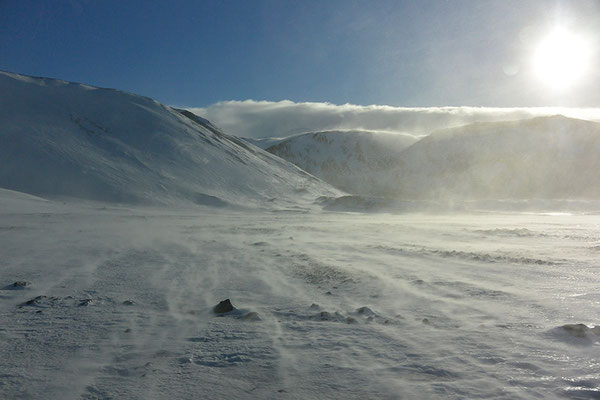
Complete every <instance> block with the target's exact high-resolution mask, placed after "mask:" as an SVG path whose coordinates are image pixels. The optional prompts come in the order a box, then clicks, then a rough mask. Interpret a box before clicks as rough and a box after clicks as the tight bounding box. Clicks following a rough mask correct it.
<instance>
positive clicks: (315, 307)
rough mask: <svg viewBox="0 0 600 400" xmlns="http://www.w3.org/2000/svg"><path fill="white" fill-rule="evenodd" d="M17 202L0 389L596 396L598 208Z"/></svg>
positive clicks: (11, 212)
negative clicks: (308, 208) (227, 303)
mask: <svg viewBox="0 0 600 400" xmlns="http://www.w3.org/2000/svg"><path fill="white" fill-rule="evenodd" d="M0 204H2V206H1V207H0V253H1V254H2V261H1V264H0V398H8V399H12V398H19V399H38V398H44V399H70V398H71V399H79V398H83V399H108V398H128V399H153V398H155V399H164V398H211V399H233V398H281V399H325V398H345V399H346V398H347V399H365V398H383V399H386V398H389V399H392V398H393V399H396V398H411V399H413V398H422V399H431V398H443V399H458V398H504V399H534V398H535V399H537V398H553V397H561V396H564V397H570V398H598V390H599V388H600V364H599V361H598V360H599V357H600V343H599V342H600V336H598V335H596V334H595V333H594V332H593V331H591V330H586V329H584V328H583V327H579V328H574V329H571V330H566V329H562V328H560V327H561V326H563V325H564V324H577V323H583V324H587V325H589V326H591V325H597V324H599V323H600V320H599V319H598V317H599V316H598V312H597V310H598V306H599V305H600V294H599V293H598V287H599V286H600V275H599V273H598V266H597V260H598V251H599V246H600V235H599V234H598V225H599V224H600V217H599V216H598V215H566V214H565V215H548V214H534V213H530V214H515V213H504V214H459V215H444V214H437V215H433V214H407V215H392V214H378V215H372V214H350V213H321V212H313V213H305V214H299V213H291V212H268V211H263V212H258V211H256V212H240V211H235V210H231V209H228V208H222V209H215V208H205V209H203V208H199V207H197V208H195V209H194V210H185V209H179V210H176V209H173V210H166V209H142V208H111V207H97V208H94V207H90V206H85V205H78V204H74V203H70V204H66V205H63V204H62V203H55V202H48V201H43V200H41V199H37V198H32V197H30V196H25V195H21V194H18V193H14V192H10V191H0ZM15 281H27V282H30V285H27V286H24V287H19V288H15V287H13V286H12V284H13V282H15ZM39 296H41V297H39ZM226 298H230V299H231V300H232V302H233V304H234V305H235V306H236V307H238V311H237V312H234V313H232V314H230V315H226V316H223V317H218V316H215V315H214V314H212V312H211V308H212V306H213V305H215V304H217V303H218V302H219V301H221V300H223V299H226ZM313 303H314V304H313ZM249 312H256V313H258V316H259V317H260V320H253V319H256V318H247V319H244V318H241V317H243V316H244V315H247V314H248V313H249ZM251 316H252V315H251Z"/></svg>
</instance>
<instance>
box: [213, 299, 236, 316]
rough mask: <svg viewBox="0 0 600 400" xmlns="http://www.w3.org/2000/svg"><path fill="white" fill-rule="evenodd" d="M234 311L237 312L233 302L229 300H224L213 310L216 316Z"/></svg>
mask: <svg viewBox="0 0 600 400" xmlns="http://www.w3.org/2000/svg"><path fill="white" fill-rule="evenodd" d="M233 310H235V307H234V306H233V304H231V300H229V299H225V300H223V301H222V302H220V303H219V304H217V305H216V306H215V307H214V308H213V312H214V313H215V314H225V313H228V312H231V311H233Z"/></svg>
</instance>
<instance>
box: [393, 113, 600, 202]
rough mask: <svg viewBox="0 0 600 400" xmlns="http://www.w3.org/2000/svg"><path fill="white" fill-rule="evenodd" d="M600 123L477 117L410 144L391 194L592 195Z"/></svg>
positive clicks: (596, 192)
mask: <svg viewBox="0 0 600 400" xmlns="http://www.w3.org/2000/svg"><path fill="white" fill-rule="evenodd" d="M599 155H600V124H598V123H595V122H590V121H583V120H577V119H571V118H566V117H563V116H552V117H538V118H533V119H529V120H522V121H512V122H493V123H480V124H473V125H469V126H467V127H462V128H453V129H449V130H445V131H440V132H437V133H433V134H431V135H430V136H428V137H426V138H424V139H422V140H421V141H419V142H418V143H415V144H414V145H413V146H411V147H409V148H408V149H406V150H405V151H404V152H403V153H402V155H401V163H400V165H399V167H398V169H397V170H396V171H394V173H392V174H390V175H389V176H387V177H382V181H385V182H387V186H388V191H387V193H393V194H395V195H399V196H400V197H402V198H428V199H437V198H456V199H493V198H496V199H498V198H521V199H525V198H529V199H531V198H544V199H558V198H560V199H566V198H569V199H586V198H587V199H594V198H598V197H599V196H600V175H598V171H599V168H600V157H599Z"/></svg>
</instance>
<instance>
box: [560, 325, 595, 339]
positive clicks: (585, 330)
mask: <svg viewBox="0 0 600 400" xmlns="http://www.w3.org/2000/svg"><path fill="white" fill-rule="evenodd" d="M560 328H561V329H562V330H563V331H565V332H566V333H568V334H569V335H571V336H574V337H578V338H585V337H587V336H588V335H589V334H594V335H598V336H600V325H598V326H594V327H591V328H590V327H589V326H587V325H584V324H566V325H563V326H561V327H560Z"/></svg>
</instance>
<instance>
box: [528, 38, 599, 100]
mask: <svg viewBox="0 0 600 400" xmlns="http://www.w3.org/2000/svg"><path fill="white" fill-rule="evenodd" d="M589 56H590V48H589V45H588V43H587V42H586V40H585V39H584V38H583V37H582V36H579V35H576V34H574V33H571V32H568V31H566V30H565V29H562V28H556V29H555V30H554V31H552V32H551V33H550V34H549V35H548V36H546V37H545V38H544V39H543V40H542V42H541V43H540V44H539V46H538V48H537V50H536V51H535V54H534V59H533V61H534V71H535V74H536V76H537V77H538V78H539V79H540V80H541V81H542V82H544V83H545V84H546V85H548V86H550V87H552V88H554V89H568V88H570V87H571V86H573V85H574V84H576V83H577V82H578V81H580V80H581V79H582V78H583V77H584V75H585V72H586V71H587V69H588V68H589V58H590V57H589Z"/></svg>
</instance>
